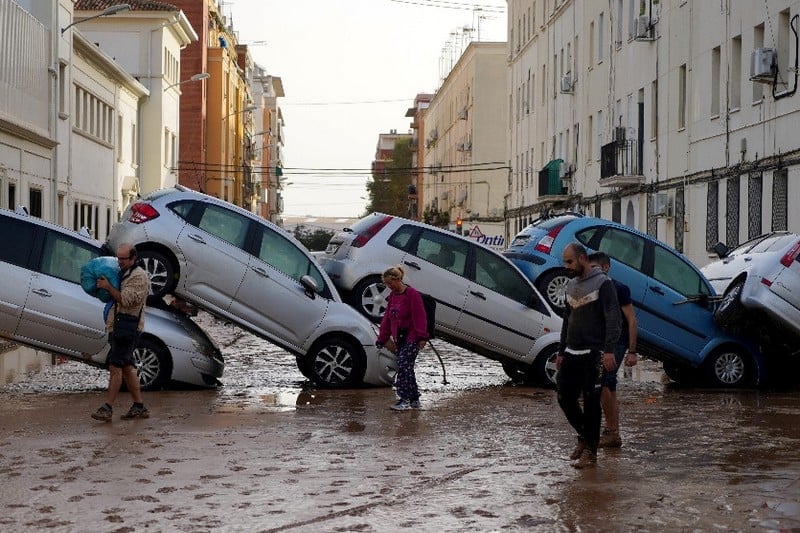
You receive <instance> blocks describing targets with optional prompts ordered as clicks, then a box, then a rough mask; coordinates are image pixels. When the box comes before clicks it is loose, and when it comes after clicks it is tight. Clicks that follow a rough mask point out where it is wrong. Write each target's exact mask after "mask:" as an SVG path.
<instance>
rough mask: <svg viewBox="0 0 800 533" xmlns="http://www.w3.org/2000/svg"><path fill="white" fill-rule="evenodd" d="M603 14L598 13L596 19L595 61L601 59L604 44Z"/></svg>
mask: <svg viewBox="0 0 800 533" xmlns="http://www.w3.org/2000/svg"><path fill="white" fill-rule="evenodd" d="M604 33H605V15H604V14H603V13H600V17H599V18H598V19H597V62H598V63H600V62H601V61H603V47H604V46H605V42H604V41H605V35H604Z"/></svg>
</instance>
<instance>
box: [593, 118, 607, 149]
mask: <svg viewBox="0 0 800 533" xmlns="http://www.w3.org/2000/svg"><path fill="white" fill-rule="evenodd" d="M596 126H597V148H596V149H595V154H594V158H595V159H598V160H599V159H600V147H601V146H603V128H604V127H605V124H604V123H603V110H602V109H601V110H600V111H598V112H597V124H596Z"/></svg>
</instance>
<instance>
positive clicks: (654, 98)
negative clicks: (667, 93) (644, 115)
mask: <svg viewBox="0 0 800 533" xmlns="http://www.w3.org/2000/svg"><path fill="white" fill-rule="evenodd" d="M650 138H651V139H657V138H658V80H653V83H651V84H650Z"/></svg>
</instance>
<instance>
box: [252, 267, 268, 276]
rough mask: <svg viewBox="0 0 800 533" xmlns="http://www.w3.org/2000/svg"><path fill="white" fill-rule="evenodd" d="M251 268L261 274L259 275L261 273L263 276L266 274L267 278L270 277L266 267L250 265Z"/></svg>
mask: <svg viewBox="0 0 800 533" xmlns="http://www.w3.org/2000/svg"><path fill="white" fill-rule="evenodd" d="M250 268H251V269H252V270H253V271H254V272H255V273H256V274H259V275H261V276H264V277H265V278H268V277H269V274H267V271H266V270H264V269H263V268H261V267H250Z"/></svg>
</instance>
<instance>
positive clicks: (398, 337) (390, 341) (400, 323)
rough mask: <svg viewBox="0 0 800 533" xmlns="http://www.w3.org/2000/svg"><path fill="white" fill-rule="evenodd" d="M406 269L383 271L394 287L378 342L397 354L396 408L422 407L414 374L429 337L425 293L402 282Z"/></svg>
mask: <svg viewBox="0 0 800 533" xmlns="http://www.w3.org/2000/svg"><path fill="white" fill-rule="evenodd" d="M404 274H405V272H404V271H403V268H402V267H400V266H396V267H391V268H388V269H387V270H386V272H384V273H383V282H384V283H385V284H386V286H387V287H388V288H389V289H390V290H391V291H392V292H391V293H390V294H389V297H388V298H387V304H386V313H385V314H384V315H383V320H382V321H381V328H380V332H379V333H378V340H377V342H376V345H377V346H378V348H382V347H383V346H386V348H387V349H388V350H390V351H392V352H394V353H396V354H397V376H396V377H395V380H394V384H395V388H396V389H397V396H398V398H399V399H398V400H397V402H396V403H395V404H394V405H392V409H394V410H395V411H407V410H409V409H419V406H420V405H419V389H418V388H417V378H416V376H415V375H414V363H415V362H416V360H417V354H418V353H419V351H420V350H421V349H422V348H424V347H425V341H427V340H428V328H427V318H426V316H425V306H424V305H423V303H422V296H421V295H420V293H419V291H417V290H416V289H415V288H414V287H410V286H408V285H406V284H405V283H403V275H404Z"/></svg>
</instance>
